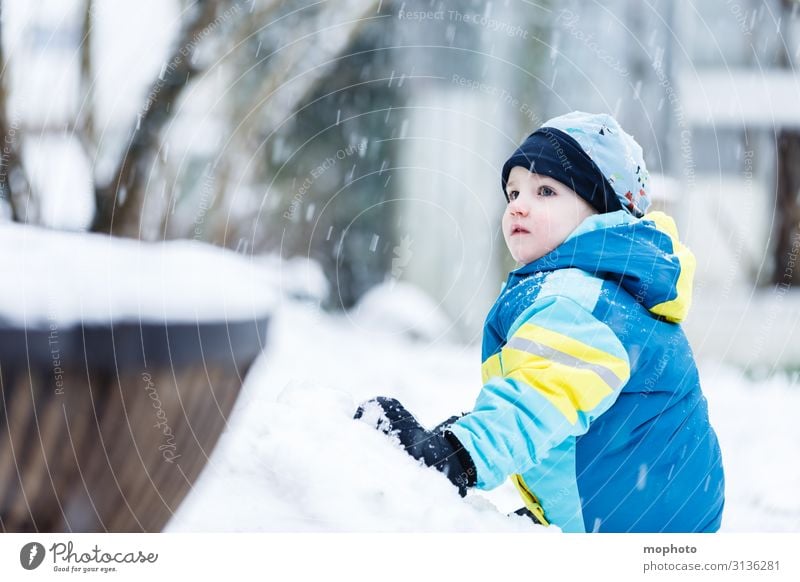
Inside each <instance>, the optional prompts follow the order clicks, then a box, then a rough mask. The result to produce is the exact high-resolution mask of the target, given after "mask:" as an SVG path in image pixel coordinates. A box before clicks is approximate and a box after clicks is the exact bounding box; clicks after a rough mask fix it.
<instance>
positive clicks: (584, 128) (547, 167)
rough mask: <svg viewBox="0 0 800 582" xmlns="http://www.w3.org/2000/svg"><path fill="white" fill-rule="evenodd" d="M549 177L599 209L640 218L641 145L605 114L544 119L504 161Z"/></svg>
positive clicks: (644, 190)
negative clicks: (625, 213) (622, 212)
mask: <svg viewBox="0 0 800 582" xmlns="http://www.w3.org/2000/svg"><path fill="white" fill-rule="evenodd" d="M514 166H522V167H524V168H525V169H527V170H529V171H531V172H535V173H537V174H543V175H547V176H550V177H551V178H553V179H555V180H558V181H559V182H562V183H563V184H566V185H567V186H569V187H570V188H572V189H573V190H574V191H575V192H576V193H578V195H580V196H581V197H582V198H584V199H585V200H586V201H587V202H589V204H591V205H592V206H593V207H594V208H595V209H596V210H597V211H598V212H600V213H604V212H614V211H616V210H622V209H624V210H626V211H628V212H629V213H631V214H632V215H634V216H637V217H642V216H644V214H645V212H647V209H648V208H649V207H650V198H649V185H648V176H649V174H648V172H647V168H646V167H645V164H644V158H643V156H642V148H641V146H640V145H639V144H638V143H636V140H635V139H633V137H632V136H631V135H629V134H628V133H626V132H625V130H623V129H622V127H620V125H619V123H617V120H616V119H614V118H613V117H612V116H610V115H608V114H606V113H584V112H582V111H573V112H572V113H567V114H566V115H560V116H558V117H554V118H552V119H550V120H548V121H546V122H545V123H544V124H543V125H542V127H540V128H539V129H537V130H536V131H535V132H533V133H532V134H531V135H530V136H528V138H527V139H526V140H525V141H524V142H523V143H522V145H520V146H519V148H517V150H516V151H514V153H513V154H512V155H511V157H510V158H509V159H508V160H507V161H506V163H505V164H504V165H503V173H502V187H503V192H505V189H506V182H507V181H508V175H509V173H510V172H511V168H513V167H514Z"/></svg>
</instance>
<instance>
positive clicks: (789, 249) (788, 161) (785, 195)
mask: <svg viewBox="0 0 800 582" xmlns="http://www.w3.org/2000/svg"><path fill="white" fill-rule="evenodd" d="M795 4H796V2H794V1H793V0H782V2H781V8H782V14H781V21H780V22H781V24H780V34H781V39H782V40H783V42H782V43H781V45H780V49H779V52H778V54H777V59H776V60H777V64H778V66H779V67H780V68H782V69H787V70H792V69H793V68H794V66H793V62H792V61H793V58H792V54H791V52H790V49H789V47H793V46H795V44H794V43H793V42H792V41H793V39H792V38H791V27H790V26H789V24H790V22H791V20H792V18H793V11H794V10H795V7H794V5H795ZM777 155H778V177H777V185H776V186H777V187H776V189H775V190H776V192H775V196H776V200H775V215H776V221H775V231H774V234H775V239H776V242H775V254H774V260H775V270H774V271H773V276H772V279H773V282H774V283H775V284H778V285H794V284H795V283H796V282H797V281H798V280H800V276H798V275H799V273H798V272H799V271H800V265H798V264H797V263H798V258H799V257H798V251H800V132H798V131H796V130H789V129H784V130H781V131H780V133H779V134H778V151H777Z"/></svg>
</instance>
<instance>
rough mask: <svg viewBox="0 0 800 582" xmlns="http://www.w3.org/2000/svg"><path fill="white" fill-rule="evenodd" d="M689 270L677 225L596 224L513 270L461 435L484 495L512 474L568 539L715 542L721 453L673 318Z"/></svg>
mask: <svg viewBox="0 0 800 582" xmlns="http://www.w3.org/2000/svg"><path fill="white" fill-rule="evenodd" d="M694 268H695V261H694V257H693V255H692V254H691V252H690V251H689V250H688V249H687V248H686V247H684V246H683V245H682V244H681V243H680V242H679V241H678V235H677V230H676V228H675V224H674V222H673V221H672V219H671V218H669V217H668V216H667V215H665V214H663V213H660V212H654V213H650V214H647V215H645V216H644V218H641V219H638V218H635V217H633V216H631V215H630V214H628V213H626V212H625V211H622V210H621V211H617V212H613V213H608V214H598V215H594V216H591V217H589V218H587V219H586V220H585V221H584V222H582V223H581V224H580V225H579V226H578V228H577V229H576V230H575V231H574V232H573V233H572V234H571V235H570V236H569V237H568V238H567V240H565V241H564V243H562V244H561V245H560V246H559V247H558V248H556V249H555V250H554V251H552V252H551V253H549V254H548V255H545V256H544V257H542V258H541V259H539V260H537V261H534V262H533V263H530V264H528V265H525V266H523V267H521V268H519V269H517V270H515V271H512V272H511V273H510V274H509V276H508V280H507V282H506V283H505V285H504V287H503V290H502V291H501V294H500V296H499V297H498V299H497V301H496V302H495V304H494V306H493V307H492V309H491V310H490V312H489V314H488V316H487V318H486V323H485V327H484V336H483V367H482V373H483V388H482V389H481V391H480V394H479V395H478V398H477V402H476V404H475V407H474V410H473V411H472V412H471V413H469V414H467V415H466V416H464V417H462V418H461V419H460V420H458V421H457V422H455V423H454V424H453V425H452V427H451V430H452V432H453V434H454V435H455V436H456V437H457V438H458V440H459V441H460V442H461V443H462V444H463V445H464V447H465V449H466V450H467V452H468V453H469V454H470V456H471V457H472V459H473V461H474V463H475V466H476V469H477V484H476V486H477V487H478V488H480V489H493V488H495V487H497V486H498V485H500V484H501V483H502V482H503V481H504V480H505V479H506V478H508V477H510V478H511V479H512V480H513V482H514V484H515V485H516V487H517V489H518V490H519V492H520V494H521V496H522V498H523V501H525V505H526V507H527V508H528V509H529V510H530V511H531V512H532V513H534V514H536V515H537V516H538V517H539V518H540V519H541V520H543V521H544V522H545V523H551V524H555V525H557V526H558V527H560V528H561V529H562V530H563V531H565V532H598V531H599V532H712V531H716V530H717V529H718V528H719V526H720V521H721V516H722V508H723V504H724V476H723V468H722V458H721V453H720V448H719V445H718V442H717V437H716V434H715V433H714V430H713V428H712V427H711V425H710V423H709V418H708V409H707V404H706V399H705V397H704V396H703V393H702V391H701V389H700V381H699V377H698V372H697V367H696V365H695V361H694V357H693V355H692V350H691V348H690V346H689V343H688V341H687V339H686V336H685V335H684V333H683V330H682V328H681V326H680V325H679V322H680V321H682V320H683V319H684V318H685V317H686V314H687V312H688V309H689V305H690V302H691V291H692V279H693V275H694Z"/></svg>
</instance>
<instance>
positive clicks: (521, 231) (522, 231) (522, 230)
mask: <svg viewBox="0 0 800 582" xmlns="http://www.w3.org/2000/svg"><path fill="white" fill-rule="evenodd" d="M515 234H530V233H529V231H528V230H527V229H525V228H523V227H521V226H514V227H512V228H511V236H514V235H515Z"/></svg>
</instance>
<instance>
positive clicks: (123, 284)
mask: <svg viewBox="0 0 800 582" xmlns="http://www.w3.org/2000/svg"><path fill="white" fill-rule="evenodd" d="M0 247H2V248H3V249H6V252H4V253H1V254H0V272H2V273H3V274H4V276H3V277H2V279H1V280H0V320H6V321H8V322H15V323H19V324H22V325H44V324H48V323H49V324H54V323H61V324H70V323H77V322H79V321H84V322H110V321H117V320H137V321H138V320H148V321H163V320H166V319H168V320H170V321H199V320H214V321H227V320H232V319H251V318H256V317H263V316H264V315H266V314H268V313H270V312H271V311H272V309H273V307H274V305H275V291H274V289H273V288H272V285H271V284H270V279H269V277H267V276H265V272H264V271H263V269H258V268H256V267H255V266H254V265H253V263H252V261H251V260H248V259H247V258H244V257H242V256H240V255H237V254H236V253H233V252H231V251H227V250H223V249H220V248H217V247H213V246H211V245H207V244H203V243H198V242H194V241H174V242H166V243H144V242H140V241H136V240H130V239H120V238H116V237H109V236H104V235H96V234H86V233H68V232H57V231H52V230H47V229H42V228H36V227H31V226H23V225H17V224H3V225H0Z"/></svg>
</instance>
